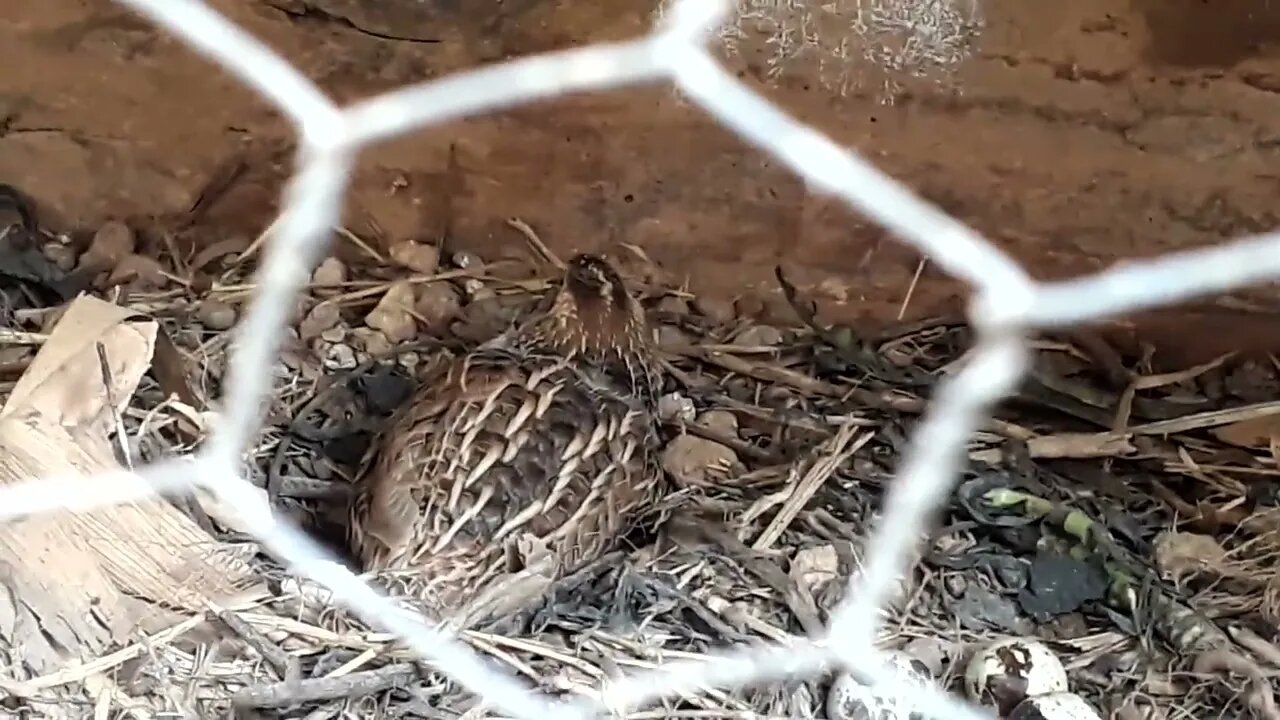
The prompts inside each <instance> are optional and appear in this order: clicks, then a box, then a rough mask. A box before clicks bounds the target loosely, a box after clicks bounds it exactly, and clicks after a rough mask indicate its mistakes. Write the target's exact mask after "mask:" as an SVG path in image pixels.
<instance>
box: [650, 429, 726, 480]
mask: <svg viewBox="0 0 1280 720" xmlns="http://www.w3.org/2000/svg"><path fill="white" fill-rule="evenodd" d="M662 468H663V469H664V470H666V471H667V473H669V474H670V475H671V477H672V478H673V479H675V481H676V482H677V483H678V484H680V485H682V486H685V487H689V486H697V485H711V484H715V483H717V482H719V481H720V480H722V479H724V478H726V477H732V476H734V475H738V474H740V473H742V472H743V470H744V467H743V465H742V462H741V461H740V460H739V459H738V454H737V453H735V452H734V451H733V448H730V447H727V446H725V445H721V444H720V443H718V442H714V441H712V440H706V439H704V438H700V437H696V436H694V435H680V436H679V437H677V438H676V439H675V440H672V441H671V443H670V444H669V445H667V447H666V449H664V450H663V451H662Z"/></svg>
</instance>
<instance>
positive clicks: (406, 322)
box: [364, 281, 418, 343]
mask: <svg viewBox="0 0 1280 720" xmlns="http://www.w3.org/2000/svg"><path fill="white" fill-rule="evenodd" d="M413 304H414V303H413V286H412V285H410V284H409V283H408V282H406V281H401V282H398V283H395V284H393V285H392V286H391V288H390V289H389V290H387V292H386V294H385V295H383V296H382V299H381V300H379V301H378V305H377V306H376V307H375V308H374V309H373V310H370V311H369V314H368V315H366V316H365V319H364V324H365V325H368V326H369V327H371V328H373V329H375V330H381V331H382V333H383V334H384V335H386V336H387V339H388V340H390V341H391V342H393V343H401V342H405V341H407V340H409V339H411V338H412V337H413V336H414V335H415V334H416V333H417V329H418V326H417V321H415V320H414V318H413V315H411V314H409V311H408V310H409V308H412V307H413Z"/></svg>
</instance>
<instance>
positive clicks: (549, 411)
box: [348, 254, 664, 621]
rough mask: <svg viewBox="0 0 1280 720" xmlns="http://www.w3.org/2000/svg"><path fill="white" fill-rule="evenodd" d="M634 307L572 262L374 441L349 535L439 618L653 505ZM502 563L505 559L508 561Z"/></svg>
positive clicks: (593, 553)
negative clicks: (541, 298)
mask: <svg viewBox="0 0 1280 720" xmlns="http://www.w3.org/2000/svg"><path fill="white" fill-rule="evenodd" d="M658 368H659V365H658V363H657V361H656V356H655V354H654V350H653V346H652V341H651V336H650V330H649V328H648V326H647V323H646V321H645V317H644V313H643V309H642V308H641V306H640V304H639V302H638V301H637V300H636V299H635V298H633V297H632V296H631V295H630V293H629V291H628V288H627V286H626V284H625V283H624V282H623V280H622V278H621V276H620V275H619V273H618V272H617V270H616V269H615V268H614V267H613V266H612V265H610V264H609V263H608V262H607V261H606V260H604V259H603V258H601V257H599V256H596V255H589V254H581V255H577V256H575V257H573V258H572V259H571V260H570V261H569V262H568V263H567V266H566V269H565V271H564V275H563V278H562V282H561V284H560V287H559V289H558V290H557V291H556V292H555V294H554V297H553V299H552V301H551V303H550V305H549V307H548V309H546V310H544V311H542V312H539V313H537V314H536V315H535V316H534V317H533V318H532V319H531V320H528V321H526V322H525V323H523V324H522V325H520V326H517V327H515V328H513V329H511V330H509V331H508V332H506V333H504V334H502V335H500V336H499V337H497V338H495V339H493V340H490V341H489V342H487V343H484V344H482V345H480V346H479V347H477V348H476V349H474V350H472V351H471V352H469V353H467V354H465V355H461V356H459V357H456V358H451V359H449V360H447V361H446V362H444V363H441V364H440V365H439V366H438V367H436V368H435V369H433V370H431V371H429V373H428V376H427V377H426V378H424V380H423V382H422V383H421V385H420V386H419V387H418V389H417V390H416V391H415V392H414V394H413V395H412V396H411V397H410V399H409V401H408V402H407V403H406V404H405V405H404V406H402V407H401V408H400V409H399V410H397V411H396V413H395V414H393V416H392V417H391V419H390V421H389V423H388V426H387V429H386V430H385V431H384V432H383V433H381V434H380V435H379V436H378V437H377V438H376V439H375V440H374V442H373V445H372V447H371V449H370V453H369V455H368V457H367V459H366V462H365V464H364V466H365V468H366V470H364V471H362V472H361V474H360V475H358V476H357V480H356V485H355V491H354V493H353V495H352V503H351V507H350V515H349V520H350V524H349V528H350V530H349V536H348V540H349V543H350V545H351V549H352V551H353V555H354V556H355V557H356V559H358V560H359V562H360V563H361V564H362V565H363V569H364V570H365V571H366V572H372V573H375V574H379V573H388V572H389V574H392V575H398V576H400V577H401V578H402V579H404V578H411V579H412V582H406V583H405V584H406V585H407V586H410V587H412V588H413V591H412V592H411V593H410V594H411V595H413V596H414V599H416V600H417V601H418V604H419V608H420V609H422V610H425V611H426V612H427V613H428V614H429V615H431V616H433V617H434V618H435V619H436V620H438V621H445V620H447V619H448V618H449V617H451V616H453V615H454V614H456V613H461V612H462V608H464V607H466V606H467V604H468V603H470V602H472V601H474V600H475V599H476V597H477V595H478V594H479V593H481V591H482V590H484V589H485V588H486V587H492V586H493V584H494V583H495V582H496V581H497V580H499V579H500V578H502V577H504V576H506V575H509V574H510V573H512V572H513V571H515V570H517V569H518V567H519V560H518V558H517V560H515V561H513V557H514V556H517V555H519V553H518V552H516V551H515V550H514V548H516V546H517V545H519V546H520V547H523V548H526V549H527V548H529V547H536V548H539V551H540V557H543V558H546V557H550V558H551V560H552V567H553V568H554V570H553V571H552V577H555V576H560V575H563V574H564V573H566V572H570V571H572V570H574V569H575V568H580V567H582V566H583V565H584V564H585V563H589V562H590V561H592V560H595V559H598V558H599V557H601V556H602V555H603V554H605V553H606V552H608V551H609V550H611V549H613V548H614V547H616V542H617V541H618V540H619V539H620V538H621V536H622V535H624V534H626V533H627V532H629V531H630V530H631V529H633V528H634V527H635V526H636V523H637V522H638V521H639V520H640V519H641V518H643V517H644V515H645V513H646V511H647V510H648V509H650V508H652V507H653V506H654V505H655V504H656V502H657V500H658V499H659V498H660V496H661V493H662V488H663V483H664V480H663V474H662V470H661V465H660V462H659V460H658V447H657V434H658V430H659V423H658V419H657V399H656V398H657V396H658V394H659V389H660V382H661V375H660V371H659V369H658ZM513 563H514V564H513Z"/></svg>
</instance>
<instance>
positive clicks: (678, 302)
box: [657, 295, 689, 315]
mask: <svg viewBox="0 0 1280 720" xmlns="http://www.w3.org/2000/svg"><path fill="white" fill-rule="evenodd" d="M657 309H658V310H659V311H660V312H668V313H672V314H674V315H688V314H689V302H688V301H687V300H685V299H684V298H682V297H676V296H675V295H667V296H666V297H664V298H662V299H661V300H659V301H658V308H657Z"/></svg>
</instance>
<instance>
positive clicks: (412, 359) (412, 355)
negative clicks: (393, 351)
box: [396, 351, 422, 373]
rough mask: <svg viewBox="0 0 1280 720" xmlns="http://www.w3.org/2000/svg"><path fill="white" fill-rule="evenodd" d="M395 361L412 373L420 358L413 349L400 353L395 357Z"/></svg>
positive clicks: (420, 360)
mask: <svg viewBox="0 0 1280 720" xmlns="http://www.w3.org/2000/svg"><path fill="white" fill-rule="evenodd" d="M396 362H398V363H400V367H402V368H404V369H405V370H408V371H409V372H411V373H412V372H413V371H414V370H415V369H416V368H417V367H418V364H419V363H420V362H422V358H421V357H420V356H419V355H418V353H416V352H413V351H409V352H402V353H400V356H399V357H398V358H396Z"/></svg>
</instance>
